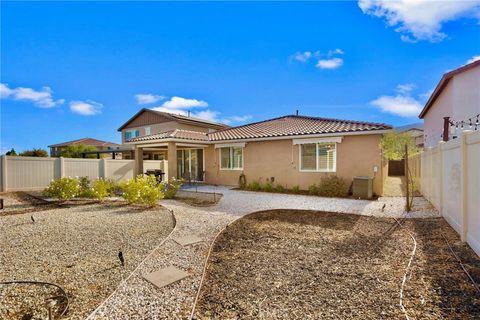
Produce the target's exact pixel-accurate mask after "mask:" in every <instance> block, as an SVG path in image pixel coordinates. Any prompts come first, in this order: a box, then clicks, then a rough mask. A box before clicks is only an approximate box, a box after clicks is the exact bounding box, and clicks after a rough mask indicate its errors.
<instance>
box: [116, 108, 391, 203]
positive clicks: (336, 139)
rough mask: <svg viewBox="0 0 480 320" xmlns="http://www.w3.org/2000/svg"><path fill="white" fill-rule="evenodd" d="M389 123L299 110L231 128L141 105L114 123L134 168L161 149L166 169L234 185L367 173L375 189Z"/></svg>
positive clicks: (303, 181) (290, 182) (379, 190)
mask: <svg viewBox="0 0 480 320" xmlns="http://www.w3.org/2000/svg"><path fill="white" fill-rule="evenodd" d="M187 122H188V123H187ZM391 129H392V127H391V126H389V125H386V124H382V123H369V122H360V121H348V120H338V119H326V118H318V117H308V116H300V115H287V116H283V117H278V118H274V119H269V120H265V121H260V122H255V123H250V124H246V125H242V126H238V127H231V128H230V127H227V126H225V125H222V124H218V123H212V122H209V121H204V120H200V119H195V118H190V117H183V116H182V117H178V116H173V115H171V114H166V113H163V112H158V111H153V110H148V109H142V110H141V111H140V112H139V113H137V114H136V115H135V116H134V117H132V118H131V119H130V120H128V121H127V122H126V123H125V124H124V125H122V126H121V127H120V128H119V131H121V132H122V137H123V139H124V141H125V144H127V145H132V146H134V150H135V152H134V153H135V156H134V158H135V171H136V173H137V174H140V173H143V171H144V170H143V159H145V158H146V156H145V155H148V157H149V158H150V157H151V155H153V156H154V157H155V155H156V154H162V157H164V159H166V160H167V161H168V172H167V176H168V177H187V178H190V179H194V180H198V181H205V182H207V183H211V184H223V185H238V182H239V178H240V176H241V175H242V174H244V175H245V177H246V180H247V182H251V181H259V182H261V183H264V182H266V181H272V180H273V182H274V183H275V184H282V185H284V186H286V187H288V188H291V187H293V186H295V185H298V186H299V187H300V188H301V189H307V188H308V187H309V186H310V185H312V184H314V183H315V184H318V183H319V182H320V180H321V179H322V178H323V177H326V176H328V175H338V176H340V177H342V178H344V179H346V180H347V181H352V178H353V177H355V176H372V177H374V181H373V191H374V192H375V193H376V194H379V195H380V194H382V183H383V177H382V175H383V173H382V170H381V168H382V156H381V150H380V149H379V143H380V139H381V138H382V135H383V134H384V133H385V132H387V131H389V130H391ZM154 131H155V132H154Z"/></svg>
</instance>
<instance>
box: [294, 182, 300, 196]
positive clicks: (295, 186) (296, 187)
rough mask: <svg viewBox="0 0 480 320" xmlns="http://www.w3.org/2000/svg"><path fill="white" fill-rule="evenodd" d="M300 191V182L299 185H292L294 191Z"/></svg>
mask: <svg viewBox="0 0 480 320" xmlns="http://www.w3.org/2000/svg"><path fill="white" fill-rule="evenodd" d="M299 192H300V186H299V185H298V184H297V185H294V186H293V187H292V193H295V194H297V193H299Z"/></svg>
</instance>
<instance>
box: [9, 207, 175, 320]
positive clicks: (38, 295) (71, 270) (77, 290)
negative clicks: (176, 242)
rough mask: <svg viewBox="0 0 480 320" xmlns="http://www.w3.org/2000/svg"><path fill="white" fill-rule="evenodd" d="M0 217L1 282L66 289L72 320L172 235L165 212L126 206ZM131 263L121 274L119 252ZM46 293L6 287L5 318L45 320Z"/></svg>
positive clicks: (92, 306)
mask: <svg viewBox="0 0 480 320" xmlns="http://www.w3.org/2000/svg"><path fill="white" fill-rule="evenodd" d="M33 215H34V219H35V221H36V222H35V223H33V222H32V221H31V218H30V216H31V213H28V214H18V215H10V216H2V217H0V243H1V244H2V249H1V251H0V281H8V280H14V279H15V280H37V281H46V282H53V283H56V284H58V285H60V286H62V287H63V288H64V289H65V291H66V292H67V294H68V296H69V298H70V309H69V311H68V313H67V316H66V318H67V319H84V318H85V317H86V316H87V315H88V314H90V313H91V312H92V311H93V310H94V309H95V308H96V307H97V306H98V305H99V304H100V303H101V302H102V301H103V300H105V299H106V298H107V297H108V295H109V294H111V293H112V292H113V291H114V290H115V288H116V287H117V286H118V284H119V283H120V282H121V281H122V279H124V278H126V277H127V276H128V275H129V274H130V273H131V272H132V271H133V270H134V269H135V267H136V266H137V265H138V264H139V263H140V262H141V261H142V260H143V259H144V258H145V256H146V255H147V254H148V253H149V252H151V251H152V250H153V249H154V248H155V247H156V246H158V245H159V243H160V242H161V241H162V240H163V239H164V238H165V237H166V236H167V235H168V234H169V233H170V232H171V230H172V229H173V225H174V220H173V217H172V215H171V213H170V212H168V211H167V210H166V209H165V208H161V207H159V208H156V209H149V210H139V209H138V208H133V207H129V206H126V205H125V204H97V205H85V206H74V207H70V208H65V209H54V210H48V211H41V212H36V213H34V214H33ZM119 249H121V250H122V251H123V254H124V256H125V260H126V266H125V267H121V266H120V263H119V260H118V250H119ZM55 292H56V290H52V288H48V287H45V286H34V285H33V286H32V285H0V299H1V301H2V303H1V305H0V319H18V318H21V316H22V315H24V314H26V313H31V314H32V315H33V316H34V319H44V318H45V316H46V309H45V307H44V301H43V299H45V298H48V297H49V296H52V295H55Z"/></svg>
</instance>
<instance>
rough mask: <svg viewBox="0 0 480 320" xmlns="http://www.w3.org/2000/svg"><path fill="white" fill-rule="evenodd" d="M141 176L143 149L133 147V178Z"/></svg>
mask: <svg viewBox="0 0 480 320" xmlns="http://www.w3.org/2000/svg"><path fill="white" fill-rule="evenodd" d="M139 174H143V148H140V147H137V146H135V177H136V176H138V175H139Z"/></svg>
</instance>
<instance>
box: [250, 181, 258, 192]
mask: <svg viewBox="0 0 480 320" xmlns="http://www.w3.org/2000/svg"><path fill="white" fill-rule="evenodd" d="M247 190H250V191H258V190H260V183H258V181H253V182H252V183H249V184H248V185H247Z"/></svg>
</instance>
